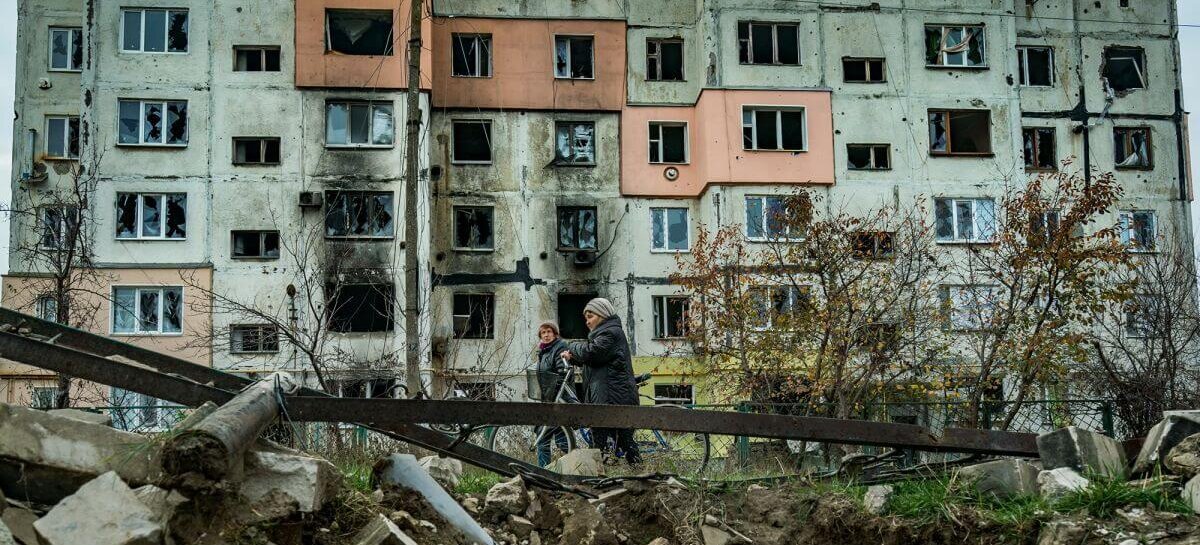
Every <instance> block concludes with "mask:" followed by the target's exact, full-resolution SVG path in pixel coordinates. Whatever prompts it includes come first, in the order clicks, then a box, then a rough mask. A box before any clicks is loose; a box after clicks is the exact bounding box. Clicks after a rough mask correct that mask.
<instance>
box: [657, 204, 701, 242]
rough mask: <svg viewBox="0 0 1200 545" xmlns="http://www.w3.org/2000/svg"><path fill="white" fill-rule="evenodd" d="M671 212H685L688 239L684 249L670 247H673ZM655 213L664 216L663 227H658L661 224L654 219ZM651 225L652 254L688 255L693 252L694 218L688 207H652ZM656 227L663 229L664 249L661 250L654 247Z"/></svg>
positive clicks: (684, 218)
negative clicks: (671, 239)
mask: <svg viewBox="0 0 1200 545" xmlns="http://www.w3.org/2000/svg"><path fill="white" fill-rule="evenodd" d="M671 210H682V211H683V225H684V230H685V233H684V234H685V235H686V236H687V238H686V240H685V243H686V246H684V247H683V248H671V247H670V245H671V242H670V234H669V233H670V231H669V230H668V229H669V227H670V225H671V221H670V212H669V211H671ZM655 212H660V213H661V214H662V217H661V225H656V224H658V223H659V219H656V218H655V217H654V216H655ZM650 224H651V225H650V253H654V254H682V253H687V252H689V251H691V249H692V218H691V210H690V209H689V208H688V207H686V206H651V207H650ZM655 227H659V228H661V229H662V234H663V247H661V248H656V247H655V246H654V228H655Z"/></svg>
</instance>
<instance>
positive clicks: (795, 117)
mask: <svg viewBox="0 0 1200 545" xmlns="http://www.w3.org/2000/svg"><path fill="white" fill-rule="evenodd" d="M804 123H805V120H804V108H801V107H791V108H787V109H768V108H750V107H746V108H742V147H743V148H744V149H747V150H785V151H804V149H805V141H804V140H805V139H804V133H805V127H804Z"/></svg>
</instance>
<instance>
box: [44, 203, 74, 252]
mask: <svg viewBox="0 0 1200 545" xmlns="http://www.w3.org/2000/svg"><path fill="white" fill-rule="evenodd" d="M78 225H79V209H77V208H74V207H70V206H65V207H64V206H54V207H49V208H44V209H42V241H41V246H42V248H45V249H48V250H59V249H65V248H66V247H67V243H68V242H69V241H68V239H69V238H70V237H71V236H72V235H74V236H78V234H76V233H75V230H76V229H77V228H78Z"/></svg>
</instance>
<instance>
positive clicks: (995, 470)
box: [957, 459, 1038, 498]
mask: <svg viewBox="0 0 1200 545" xmlns="http://www.w3.org/2000/svg"><path fill="white" fill-rule="evenodd" d="M957 475H958V478H960V479H962V480H964V481H967V482H971V483H973V484H974V485H975V486H976V487H977V488H978V489H979V491H980V492H984V493H991V494H995V495H996V496H997V497H1002V498H1004V497H1011V496H1020V495H1034V494H1037V492H1038V484H1037V478H1038V468H1037V466H1035V465H1033V464H1031V463H1029V462H1027V461H1025V460H1016V459H1013V460H993V461H991V462H984V463H982V464H976V465H973V466H967V467H964V468H962V469H959V470H958V473H957Z"/></svg>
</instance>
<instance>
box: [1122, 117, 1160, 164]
mask: <svg viewBox="0 0 1200 545" xmlns="http://www.w3.org/2000/svg"><path fill="white" fill-rule="evenodd" d="M1113 161H1114V162H1115V163H1116V166H1117V168H1150V167H1151V165H1152V164H1153V163H1151V161H1150V128H1149V127H1113Z"/></svg>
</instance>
